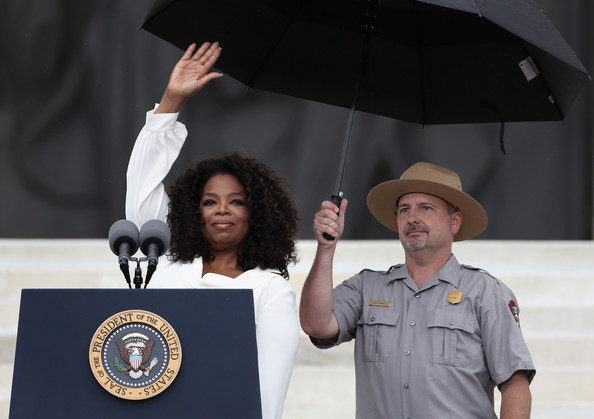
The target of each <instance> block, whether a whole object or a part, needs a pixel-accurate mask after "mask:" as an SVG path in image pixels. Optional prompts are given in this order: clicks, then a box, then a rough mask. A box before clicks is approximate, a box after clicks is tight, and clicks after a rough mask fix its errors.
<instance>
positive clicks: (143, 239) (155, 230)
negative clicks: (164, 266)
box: [140, 220, 171, 256]
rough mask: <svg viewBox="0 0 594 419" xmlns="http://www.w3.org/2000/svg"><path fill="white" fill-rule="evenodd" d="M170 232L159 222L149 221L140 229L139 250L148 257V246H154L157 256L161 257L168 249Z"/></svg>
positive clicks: (167, 227)
mask: <svg viewBox="0 0 594 419" xmlns="http://www.w3.org/2000/svg"><path fill="white" fill-rule="evenodd" d="M170 238H171V231H169V226H168V225H167V224H166V223H165V222H163V221H161V220H150V221H147V222H146V223H144V224H143V225H142V227H141V228H140V250H141V251H142V253H144V254H145V255H147V256H148V251H149V245H150V244H156V245H157V247H158V255H157V256H161V255H162V254H163V253H165V251H166V250H167V249H168V248H169V239H170Z"/></svg>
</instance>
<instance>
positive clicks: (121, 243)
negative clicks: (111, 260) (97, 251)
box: [108, 220, 139, 287]
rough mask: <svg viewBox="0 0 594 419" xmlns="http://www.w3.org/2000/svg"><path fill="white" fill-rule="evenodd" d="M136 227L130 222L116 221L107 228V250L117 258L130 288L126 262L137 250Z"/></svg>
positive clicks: (137, 234)
mask: <svg viewBox="0 0 594 419" xmlns="http://www.w3.org/2000/svg"><path fill="white" fill-rule="evenodd" d="M138 238H139V233H138V227H136V224H134V223H133V222H132V221H129V220H118V221H116V222H115V223H113V224H112V225H111V227H110V228H109V233H108V239H109V248H110V249H111V251H112V252H113V253H114V254H115V255H116V256H117V257H118V263H119V264H120V269H121V270H122V272H123V274H124V277H125V278H126V282H127V283H128V287H131V286H130V272H129V271H128V262H130V257H131V256H132V255H133V254H134V253H136V251H137V250H138Z"/></svg>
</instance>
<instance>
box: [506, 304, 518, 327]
mask: <svg viewBox="0 0 594 419" xmlns="http://www.w3.org/2000/svg"><path fill="white" fill-rule="evenodd" d="M507 306H508V307H509V310H510V311H511V314H512V316H514V320H515V321H516V323H517V325H518V327H520V309H519V307H518V305H517V304H516V302H515V301H514V300H509V303H507Z"/></svg>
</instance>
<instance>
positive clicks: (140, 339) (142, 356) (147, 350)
mask: <svg viewBox="0 0 594 419" xmlns="http://www.w3.org/2000/svg"><path fill="white" fill-rule="evenodd" d="M116 343H117V345H118V348H119V349H120V356H121V357H122V361H123V362H124V364H122V363H121V362H119V359H118V358H117V357H116V359H115V365H116V367H117V368H118V370H119V371H120V372H124V373H128V375H129V376H130V377H131V378H134V379H135V380H137V379H139V378H140V377H142V374H143V373H144V375H147V376H148V375H149V372H150V371H151V370H152V369H153V367H154V366H155V365H156V364H157V363H158V362H159V361H158V360H157V358H156V357H154V358H153V359H152V361H151V362H150V364H148V362H149V359H150V358H151V351H152V349H153V345H154V344H155V341H154V340H152V339H149V337H148V336H146V335H144V334H142V333H130V334H128V335H126V336H124V337H122V339H119V340H117V341H116ZM147 364H148V365H147Z"/></svg>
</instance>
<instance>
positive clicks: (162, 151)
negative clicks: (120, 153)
mask: <svg viewBox="0 0 594 419" xmlns="http://www.w3.org/2000/svg"><path fill="white" fill-rule="evenodd" d="M177 116H178V114H177V113H170V114H155V113H154V110H151V111H149V112H147V115H146V123H145V125H144V127H143V128H142V130H141V131H140V133H139V134H138V138H137V139H136V143H135V144H134V148H133V149H132V154H131V156H130V161H129V163H128V171H127V173H126V184H127V189H126V219H128V220H130V221H132V222H134V223H135V224H136V225H137V226H138V228H140V227H141V226H142V225H143V224H144V223H145V222H147V221H148V220H152V219H155V218H157V219H160V220H163V221H165V218H166V216H167V211H168V208H167V206H168V203H169V198H168V197H167V193H166V192H165V187H164V185H163V179H164V178H165V176H166V175H167V173H169V170H170V169H171V166H172V165H173V163H174V162H175V160H176V159H177V157H178V155H179V152H180V150H181V148H182V146H183V144H184V141H185V139H186V137H187V135H188V132H187V130H186V127H185V126H184V124H182V123H181V122H177Z"/></svg>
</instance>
